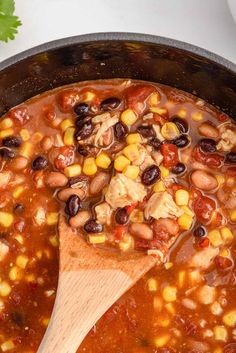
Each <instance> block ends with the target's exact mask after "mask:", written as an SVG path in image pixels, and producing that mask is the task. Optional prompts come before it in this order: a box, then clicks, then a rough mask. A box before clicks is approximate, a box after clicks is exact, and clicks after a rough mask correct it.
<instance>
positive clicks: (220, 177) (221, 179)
mask: <svg viewBox="0 0 236 353" xmlns="http://www.w3.org/2000/svg"><path fill="white" fill-rule="evenodd" d="M215 178H216V180H217V182H218V185H219V186H221V185H223V184H224V183H225V177H224V176H223V175H216V176H215Z"/></svg>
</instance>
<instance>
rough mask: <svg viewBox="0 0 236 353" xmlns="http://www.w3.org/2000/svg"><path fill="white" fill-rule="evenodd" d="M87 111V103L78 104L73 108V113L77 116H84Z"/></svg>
mask: <svg viewBox="0 0 236 353" xmlns="http://www.w3.org/2000/svg"><path fill="white" fill-rule="evenodd" d="M88 111H89V105H88V104H87V103H79V104H77V105H76V106H75V107H74V112H75V114H77V115H78V116H83V115H86V114H87V113H88Z"/></svg>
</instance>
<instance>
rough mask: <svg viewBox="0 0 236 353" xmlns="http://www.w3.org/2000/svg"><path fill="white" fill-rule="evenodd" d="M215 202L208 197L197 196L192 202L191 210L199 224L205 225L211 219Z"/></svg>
mask: <svg viewBox="0 0 236 353" xmlns="http://www.w3.org/2000/svg"><path fill="white" fill-rule="evenodd" d="M215 208H216V204H215V201H214V200H212V199H211V198H210V197H207V196H203V195H199V196H198V197H197V198H196V199H195V201H194V202H193V209H194V212H195V214H196V217H197V219H198V220H199V221H200V222H201V223H204V224H205V223H207V222H209V221H210V219H211V217H212V212H213V211H214V210H215Z"/></svg>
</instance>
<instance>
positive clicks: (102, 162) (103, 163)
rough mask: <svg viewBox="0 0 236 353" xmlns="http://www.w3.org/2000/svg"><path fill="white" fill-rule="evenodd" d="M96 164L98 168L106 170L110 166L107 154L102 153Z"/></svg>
mask: <svg viewBox="0 0 236 353" xmlns="http://www.w3.org/2000/svg"><path fill="white" fill-rule="evenodd" d="M96 164H97V166H98V167H99V168H103V169H107V168H108V167H109V166H110V164H111V158H110V157H109V156H108V154H107V153H105V152H102V153H100V154H99V155H98V156H97V158H96Z"/></svg>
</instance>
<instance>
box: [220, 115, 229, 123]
mask: <svg viewBox="0 0 236 353" xmlns="http://www.w3.org/2000/svg"><path fill="white" fill-rule="evenodd" d="M218 119H219V121H221V122H222V123H224V122H225V121H227V120H228V119H229V117H228V116H227V115H226V114H224V113H221V114H219V115H218Z"/></svg>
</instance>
